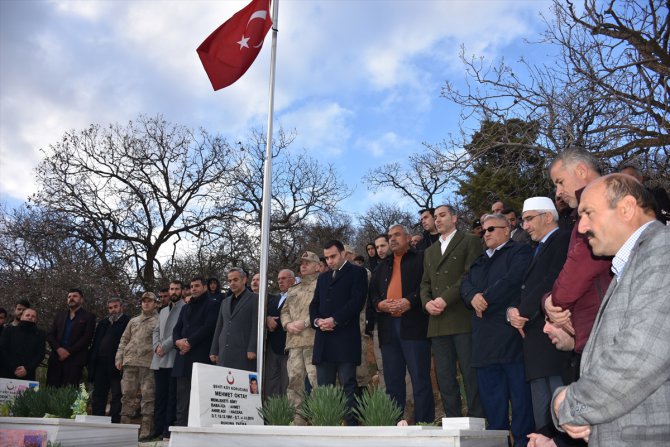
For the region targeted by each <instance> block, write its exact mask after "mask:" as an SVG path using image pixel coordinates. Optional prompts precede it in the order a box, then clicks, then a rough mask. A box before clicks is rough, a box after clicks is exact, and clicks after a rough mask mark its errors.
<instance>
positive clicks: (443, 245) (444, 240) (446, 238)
mask: <svg viewBox="0 0 670 447" xmlns="http://www.w3.org/2000/svg"><path fill="white" fill-rule="evenodd" d="M455 234H456V230H454V231H452V232H451V233H449V234H444V235H440V250H441V251H442V254H444V252H445V251H446V250H447V246H448V245H449V242H451V240H452V239H453V238H454V235H455Z"/></svg>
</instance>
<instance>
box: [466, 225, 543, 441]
mask: <svg viewBox="0 0 670 447" xmlns="http://www.w3.org/2000/svg"><path fill="white" fill-rule="evenodd" d="M482 228H483V229H484V231H485V233H484V242H485V243H486V247H487V250H486V253H485V254H483V255H482V256H480V257H479V258H477V260H476V261H475V262H474V263H473V264H472V266H471V267H470V271H469V272H468V273H467V275H466V276H465V277H464V278H463V282H462V283H461V296H462V297H463V301H464V302H465V305H466V306H467V307H469V308H470V309H472V366H473V367H474V368H475V370H476V371H477V382H478V384H479V398H480V400H481V403H482V406H483V407H484V413H485V414H486V419H487V420H488V422H489V424H488V428H489V429H490V430H509V428H510V422H509V403H510V402H511V403H512V427H511V428H512V436H513V438H514V445H515V446H521V447H524V446H526V444H527V443H528V439H527V438H526V436H527V435H528V434H529V433H531V432H532V431H533V428H534V426H535V424H534V423H533V404H532V401H531V394H530V387H529V386H528V384H527V383H526V380H525V377H524V367H523V348H522V344H521V334H519V332H518V331H517V330H516V329H515V328H513V327H512V326H510V325H509V324H508V323H507V319H506V313H507V309H508V308H509V307H510V306H511V305H512V303H513V302H514V301H516V300H517V299H518V295H519V294H520V293H521V284H522V280H523V274H524V272H525V271H526V269H527V268H528V265H529V264H530V261H531V259H532V256H533V255H532V249H531V247H530V245H528V244H520V243H518V242H514V241H513V240H511V239H510V226H509V221H508V220H507V218H506V217H505V216H503V215H502V214H492V215H487V216H485V217H484V219H483V222H482Z"/></svg>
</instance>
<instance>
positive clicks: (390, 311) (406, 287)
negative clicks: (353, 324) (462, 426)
mask: <svg viewBox="0 0 670 447" xmlns="http://www.w3.org/2000/svg"><path fill="white" fill-rule="evenodd" d="M410 240H411V239H410V235H409V231H408V230H407V228H405V227H404V226H402V225H399V224H398V225H392V226H391V228H389V241H390V246H391V251H392V252H393V255H392V256H388V257H386V258H385V259H383V260H382V261H381V262H380V263H379V265H378V267H377V269H376V270H375V272H374V273H373V275H372V280H371V281H370V294H369V295H370V300H371V301H372V303H373V306H374V307H375V309H376V311H377V312H378V314H377V323H378V325H379V339H380V345H381V351H382V359H383V362H384V371H385V372H386V374H385V380H386V392H387V393H388V394H389V396H391V398H392V399H394V400H395V402H396V403H397V404H398V405H399V406H400V408H401V409H403V410H404V407H405V392H406V388H405V370H406V369H407V370H408V371H409V375H410V378H411V380H412V391H413V395H414V420H415V421H416V422H429V423H432V422H433V421H434V420H435V402H434V400H433V389H432V385H431V381H430V340H428V337H427V336H426V333H427V330H428V314H427V313H425V312H424V311H423V304H422V302H421V295H420V293H419V292H420V285H421V278H422V277H423V252H416V251H415V250H413V249H410Z"/></svg>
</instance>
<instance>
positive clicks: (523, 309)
mask: <svg viewBox="0 0 670 447" xmlns="http://www.w3.org/2000/svg"><path fill="white" fill-rule="evenodd" d="M522 220H523V226H524V228H525V229H526V231H527V232H528V234H529V235H530V237H531V238H532V239H533V241H534V242H535V243H537V244H538V246H537V248H536V249H535V255H534V257H533V260H532V261H531V263H530V266H529V267H528V270H526V273H525V275H524V277H523V285H522V286H521V295H520V296H519V299H518V300H515V301H513V303H512V304H513V306H514V307H510V308H509V309H507V318H508V320H509V322H510V324H511V325H512V326H513V327H515V328H517V329H518V330H519V331H520V332H521V333H522V334H524V335H525V336H524V338H523V357H524V366H525V371H526V380H527V381H528V382H529V383H530V390H531V394H532V397H533V417H534V419H535V428H536V429H539V428H541V427H544V426H545V425H547V424H549V423H550V422H551V414H550V412H549V405H550V403H551V396H552V395H553V394H554V390H556V388H558V387H559V386H562V385H564V383H563V380H562V378H561V373H562V372H563V370H564V369H565V365H566V364H567V363H568V362H569V361H570V356H569V353H567V352H563V351H558V350H556V349H554V347H553V346H552V344H551V340H549V338H548V337H547V336H546V335H545V334H544V333H543V331H542V329H543V327H544V313H543V312H542V307H541V303H542V297H543V296H544V294H545V293H547V292H549V291H550V290H551V288H552V286H553V284H554V281H555V280H556V277H557V276H558V273H559V272H560V271H561V269H562V268H563V264H564V263H565V258H566V256H567V254H568V245H569V244H570V232H569V231H568V230H561V229H559V227H558V211H557V210H556V208H555V207H554V204H553V202H552V201H551V199H550V198H548V197H531V198H530V199H527V200H526V201H525V202H524V204H523V214H522Z"/></svg>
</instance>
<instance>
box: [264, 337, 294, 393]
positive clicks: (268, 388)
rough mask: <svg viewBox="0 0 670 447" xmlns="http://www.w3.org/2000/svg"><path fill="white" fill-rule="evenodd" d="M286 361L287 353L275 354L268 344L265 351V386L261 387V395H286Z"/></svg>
mask: <svg viewBox="0 0 670 447" xmlns="http://www.w3.org/2000/svg"><path fill="white" fill-rule="evenodd" d="M287 362H288V354H285V355H279V354H276V353H275V352H274V351H273V350H272V349H271V348H270V347H269V346H268V349H267V351H266V352H265V374H264V376H265V377H264V382H265V386H264V387H263V395H264V396H265V397H266V398H268V397H272V396H285V395H286V388H288V370H287V368H286V364H287Z"/></svg>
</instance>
